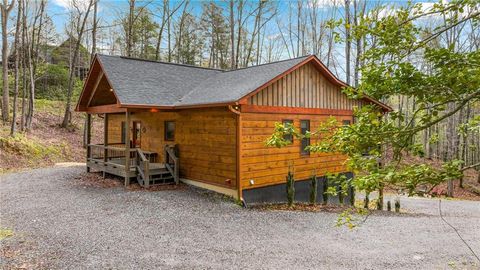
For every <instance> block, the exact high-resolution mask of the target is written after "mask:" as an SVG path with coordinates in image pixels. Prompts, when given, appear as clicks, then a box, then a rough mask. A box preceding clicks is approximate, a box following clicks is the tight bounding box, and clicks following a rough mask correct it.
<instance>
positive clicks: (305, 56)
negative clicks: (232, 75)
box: [225, 54, 313, 72]
mask: <svg viewBox="0 0 480 270" xmlns="http://www.w3.org/2000/svg"><path fill="white" fill-rule="evenodd" d="M312 55H313V54H306V55H303V56H299V57H295V58H289V59H283V60H279V61H274V62H269V63H263V64H260V65H254V66H248V67H243V68H237V69H230V70H225V72H231V71H237V70H243V69H247V68H254V67H261V66H266V65H271V64H277V63H282V62H287V61H293V60H298V59H301V58H308V57H310V56H312Z"/></svg>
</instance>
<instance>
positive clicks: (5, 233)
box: [0, 228, 13, 240]
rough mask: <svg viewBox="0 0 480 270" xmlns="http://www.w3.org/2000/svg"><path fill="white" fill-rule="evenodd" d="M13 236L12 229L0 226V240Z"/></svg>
mask: <svg viewBox="0 0 480 270" xmlns="http://www.w3.org/2000/svg"><path fill="white" fill-rule="evenodd" d="M11 236H13V231H12V230H10V229H7V228H0V240H3V239H5V238H7V237H11Z"/></svg>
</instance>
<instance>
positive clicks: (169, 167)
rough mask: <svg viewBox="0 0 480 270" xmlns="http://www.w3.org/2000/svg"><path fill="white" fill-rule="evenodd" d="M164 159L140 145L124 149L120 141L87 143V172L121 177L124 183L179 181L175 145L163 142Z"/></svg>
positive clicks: (146, 184) (142, 183)
mask: <svg viewBox="0 0 480 270" xmlns="http://www.w3.org/2000/svg"><path fill="white" fill-rule="evenodd" d="M163 156H164V157H165V160H164V161H163V162H160V161H159V160H158V154H157V153H155V152H151V151H144V150H142V149H140V148H129V149H127V148H125V145H124V144H109V145H103V144H89V145H88V146H87V171H88V172H91V171H97V172H102V173H103V174H104V176H105V174H106V173H108V174H112V175H116V176H119V177H124V178H125V185H128V184H129V183H130V180H131V178H135V179H136V180H137V182H138V183H139V184H140V185H141V186H142V187H149V186H151V185H161V184H173V183H174V184H178V183H179V180H180V178H179V161H178V158H177V156H176V154H175V146H172V145H165V147H164V155H163Z"/></svg>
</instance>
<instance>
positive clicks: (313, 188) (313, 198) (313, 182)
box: [310, 175, 318, 204]
mask: <svg viewBox="0 0 480 270" xmlns="http://www.w3.org/2000/svg"><path fill="white" fill-rule="evenodd" d="M317 186H318V181H317V176H316V175H312V177H311V178H310V204H316V203H317Z"/></svg>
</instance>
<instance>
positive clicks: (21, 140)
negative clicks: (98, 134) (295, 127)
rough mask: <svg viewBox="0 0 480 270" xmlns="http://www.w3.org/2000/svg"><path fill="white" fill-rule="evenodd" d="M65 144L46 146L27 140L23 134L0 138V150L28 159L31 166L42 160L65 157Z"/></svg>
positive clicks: (66, 147)
mask: <svg viewBox="0 0 480 270" xmlns="http://www.w3.org/2000/svg"><path fill="white" fill-rule="evenodd" d="M66 149H68V146H67V145H65V144H60V145H48V144H43V143H42V142H39V141H37V140H35V139H29V138H28V137H27V136H26V135H25V134H17V135H15V136H13V137H11V136H2V137H0V150H1V151H5V152H9V153H12V154H15V155H18V156H22V157H28V159H29V161H30V163H31V164H35V163H37V162H38V161H39V160H43V159H55V160H56V159H59V160H61V159H62V158H63V157H64V156H65V150H66Z"/></svg>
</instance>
